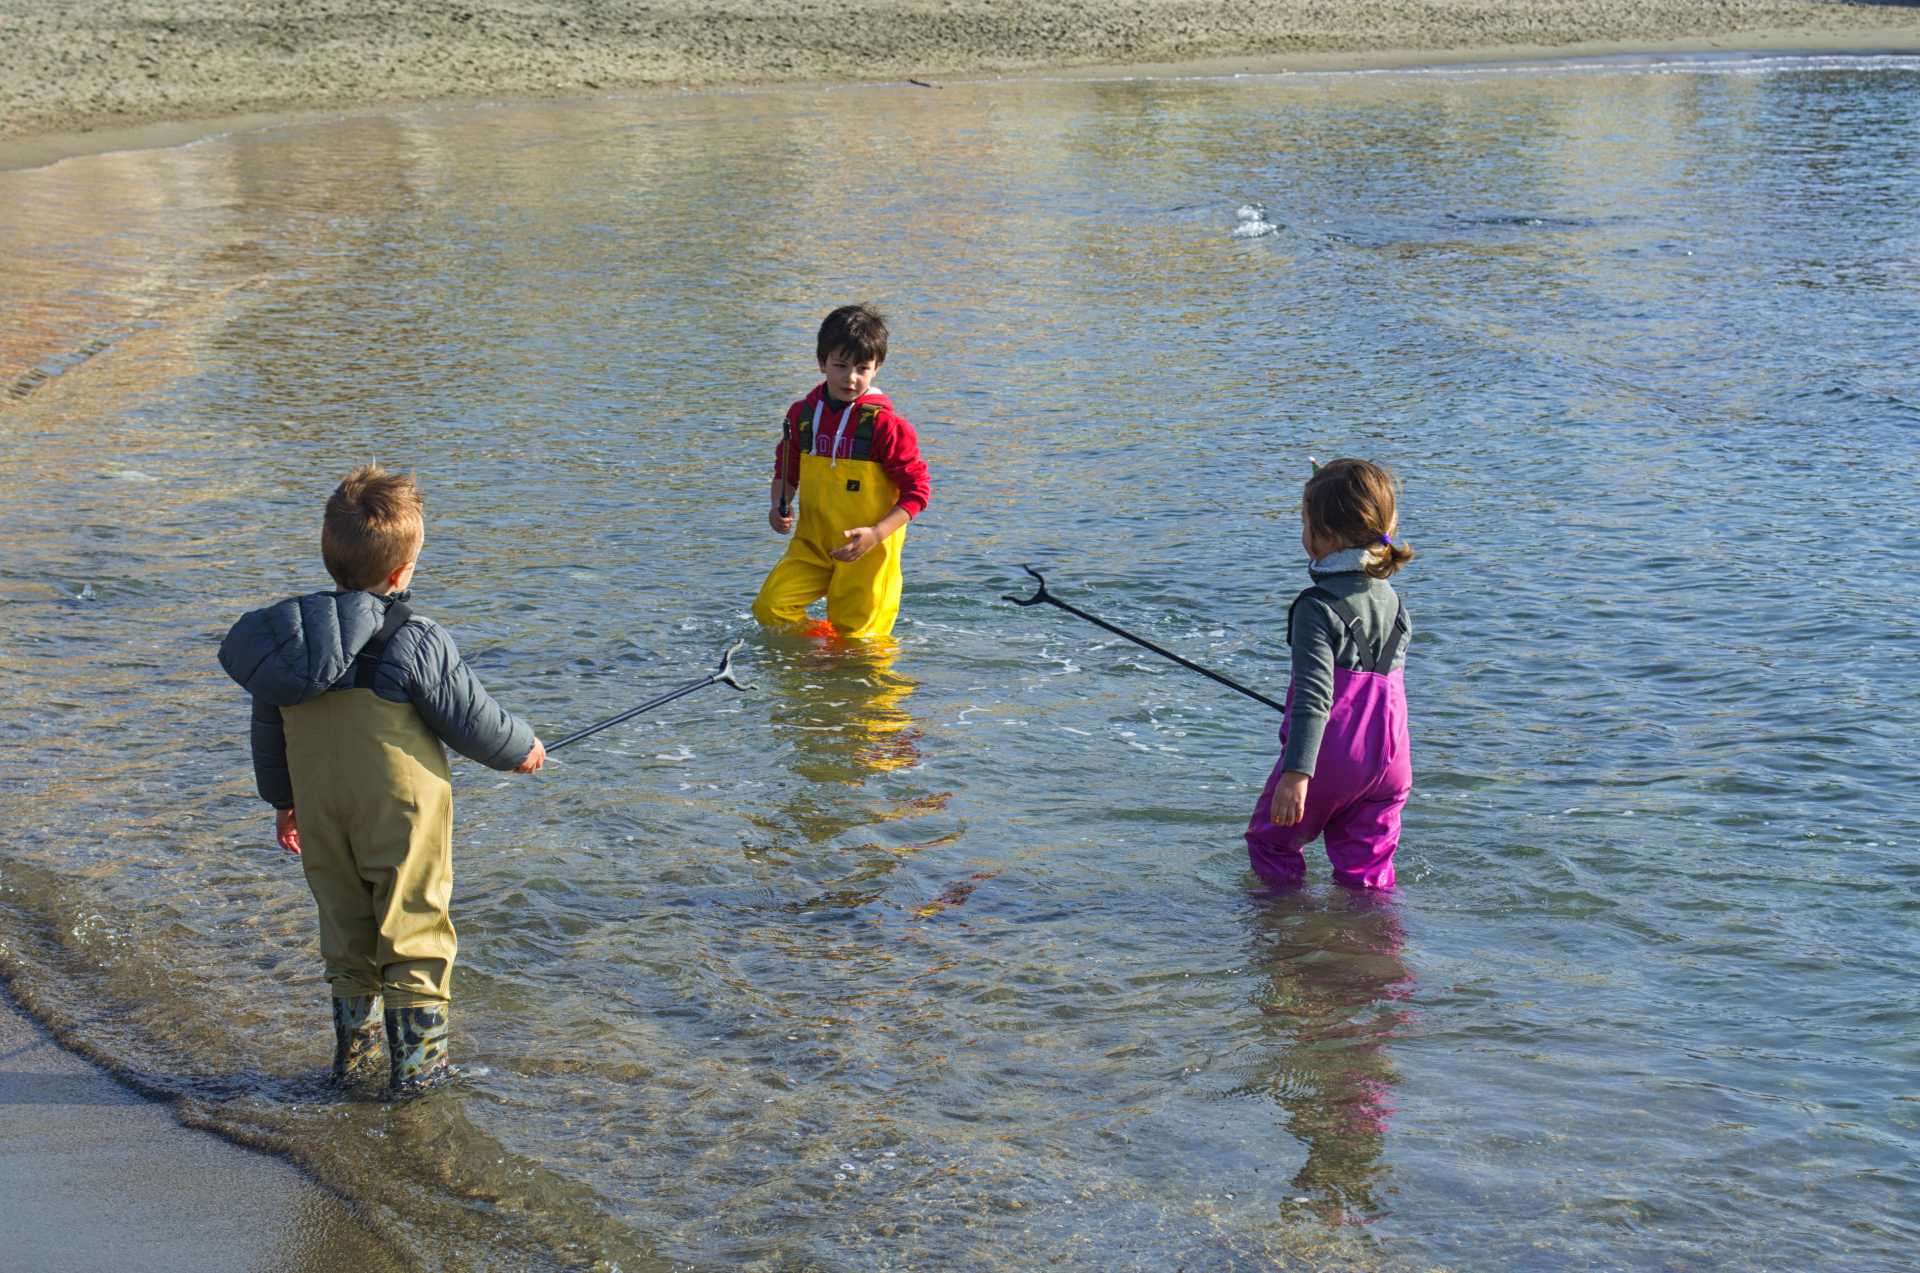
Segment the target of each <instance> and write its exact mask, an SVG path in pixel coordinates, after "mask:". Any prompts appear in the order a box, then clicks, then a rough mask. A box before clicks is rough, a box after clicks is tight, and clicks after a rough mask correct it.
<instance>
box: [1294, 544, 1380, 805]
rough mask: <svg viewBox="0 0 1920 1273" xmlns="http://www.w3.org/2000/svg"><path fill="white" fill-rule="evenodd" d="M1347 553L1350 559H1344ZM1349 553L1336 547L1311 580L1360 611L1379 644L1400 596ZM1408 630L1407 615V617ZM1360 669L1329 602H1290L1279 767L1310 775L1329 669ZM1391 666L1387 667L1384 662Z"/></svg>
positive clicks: (1328, 693) (1328, 697)
mask: <svg viewBox="0 0 1920 1273" xmlns="http://www.w3.org/2000/svg"><path fill="white" fill-rule="evenodd" d="M1349 558H1351V560H1349ZM1359 563H1360V559H1359V557H1358V556H1357V555H1355V553H1353V552H1348V553H1336V554H1334V555H1333V556H1331V557H1325V558H1322V559H1321V560H1320V561H1317V562H1315V563H1314V564H1313V566H1312V567H1310V568H1309V573H1310V574H1312V576H1313V581H1314V583H1316V584H1318V585H1319V586H1320V587H1322V588H1325V589H1326V590H1327V591H1328V592H1331V593H1332V594H1333V595H1334V596H1336V597H1339V598H1340V599H1341V600H1343V601H1345V602H1346V603H1347V604H1348V605H1350V606H1352V607H1353V608H1354V610H1355V611H1356V612H1357V613H1358V614H1359V616H1360V626H1361V627H1362V628H1363V629H1365V631H1366V638H1367V640H1369V641H1371V642H1373V643H1374V646H1375V648H1376V649H1377V648H1379V643H1380V642H1382V641H1384V640H1386V637H1387V634H1388V633H1389V632H1391V631H1392V630H1393V617H1394V615H1395V614H1396V613H1398V611H1399V607H1400V598H1399V596H1398V594H1396V593H1395V592H1394V590H1393V589H1392V588H1391V587H1390V586H1388V584H1387V581H1386V580H1384V579H1375V578H1374V577H1373V576H1372V575H1369V574H1367V573H1366V571H1365V570H1364V569H1363V568H1362V567H1361V565H1360V564H1359ZM1407 628H1408V635H1409V636H1411V635H1412V628H1413V621H1412V619H1408V621H1407ZM1406 662H1407V648H1406V646H1405V645H1403V646H1401V647H1400V653H1399V654H1398V655H1396V656H1395V657H1394V660H1393V667H1405V666H1406ZM1336 667H1344V668H1348V669H1350V670H1353V671H1363V670H1365V668H1366V662H1365V659H1364V657H1363V656H1362V654H1361V652H1360V647H1359V644H1358V643H1357V642H1356V641H1355V640H1354V638H1353V636H1352V635H1351V634H1350V633H1349V632H1348V630H1347V625H1346V623H1345V622H1344V621H1343V620H1342V619H1341V618H1340V616H1339V615H1337V614H1335V613H1334V612H1333V608H1332V607H1331V606H1329V605H1327V604H1326V603H1325V602H1324V601H1321V600H1319V599H1318V598H1316V597H1307V598H1305V599H1303V600H1302V601H1301V602H1300V603H1299V604H1298V605H1296V606H1295V607H1294V608H1293V707H1292V711H1291V712H1290V713H1289V716H1288V721H1287V745H1286V748H1285V750H1284V751H1283V752H1282V753H1281V757H1280V759H1281V762H1282V768H1284V769H1286V770H1289V771H1291V772H1294V773H1303V774H1307V775H1312V773H1313V766H1314V762H1315V761H1316V760H1318V759H1319V757H1320V740H1321V738H1323V737H1324V736H1325V735H1326V732H1327V714H1328V713H1329V712H1330V711H1331V710H1332V709H1333V669H1334V668H1336ZM1382 670H1383V671H1388V672H1390V671H1392V670H1393V668H1384V669H1382Z"/></svg>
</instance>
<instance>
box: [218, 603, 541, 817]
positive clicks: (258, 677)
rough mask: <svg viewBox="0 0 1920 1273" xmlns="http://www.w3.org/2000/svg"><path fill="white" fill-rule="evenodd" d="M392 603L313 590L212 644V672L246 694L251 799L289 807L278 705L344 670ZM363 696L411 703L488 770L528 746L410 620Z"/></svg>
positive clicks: (442, 637) (430, 633) (315, 691)
mask: <svg viewBox="0 0 1920 1273" xmlns="http://www.w3.org/2000/svg"><path fill="white" fill-rule="evenodd" d="M399 599H400V598H399V597H378V596H375V595H374V594H372V593H370V592H315V593H309V594H308V595H306V596H304V597H291V598H288V599H287V600H285V601H282V602H279V603H278V604H276V605H271V606H268V607H267V608H265V609H264V610H253V611H250V612H248V613H247V614H245V615H243V616H242V617H241V619H240V622H238V623H236V624H234V625H233V630H232V631H230V632H228V633H227V637H226V640H224V641H222V642H221V643H220V666H221V667H224V668H225V669H226V670H227V674H228V675H229V676H231V677H233V679H234V680H236V681H238V682H239V683H240V685H241V686H242V687H243V688H244V689H245V690H246V691H247V692H248V693H249V694H251V695H253V727H252V739H253V776H254V783H255V785H256V786H257V787H258V789H259V791H260V798H261V799H262V800H265V801H266V802H267V803H268V804H271V805H272V806H273V807H274V808H276V809H290V808H292V807H293V780H292V778H291V777H290V776H289V775H288V773H287V737H286V732H285V729H284V727H283V726H282V724H281V720H280V709H281V708H283V707H292V706H294V705H296V704H298V703H304V702H307V701H308V700H309V699H314V698H318V697H319V696H320V695H322V694H325V693H326V692H327V691H328V690H330V689H332V688H333V686H334V685H336V684H337V683H338V682H339V681H340V679H341V678H342V677H344V676H346V675H347V673H348V672H349V671H350V670H351V669H352V667H353V660H354V656H355V655H357V654H359V653H360V651H361V650H362V649H364V648H365V647H366V645H367V643H368V642H369V641H371V640H372V639H373V638H374V637H375V636H376V635H377V634H378V633H379V631H380V625H381V624H382V623H384V622H385V621H386V617H387V607H388V606H390V605H392V604H393V602H394V601H396V600H399ZM373 692H374V693H375V694H378V695H379V696H380V697H381V698H384V699H386V700H388V701H389V702H393V703H412V704H413V706H414V710H416V711H418V712H419V713H420V718H421V719H422V720H423V721H425V722H426V725H427V728H428V729H430V730H432V731H433V733H434V734H435V735H436V736H437V737H438V738H439V739H440V740H441V741H442V742H444V743H446V744H447V745H448V746H449V747H452V748H453V749H454V750H455V751H457V752H459V753H460V754H461V755H463V756H466V757H468V758H469V759H471V760H477V761H479V762H480V763H481V764H483V765H485V766H487V767H488V768H489V769H512V768H513V767H514V766H515V765H518V764H519V763H521V762H522V761H524V760H525V759H526V758H527V753H528V752H530V751H532V750H533V737H534V734H533V727H532V726H531V725H529V724H527V723H526V722H525V721H523V720H521V719H520V718H519V717H517V716H514V715H513V714H512V713H510V712H508V711H507V710H506V709H505V708H503V707H501V706H500V704H498V703H496V702H495V701H494V700H493V696H492V695H491V694H489V693H487V690H486V687H485V686H483V685H482V684H480V678H479V677H477V676H475V675H474V674H473V672H472V671H471V670H470V669H468V667H467V665H466V663H464V662H463V661H462V660H461V658H460V651H459V650H458V649H457V648H456V647H455V646H454V644H453V638H452V637H450V636H448V635H447V631H446V629H445V628H442V627H441V626H440V625H439V624H437V623H435V622H434V621H433V620H431V619H425V618H421V617H420V616H419V615H415V616H413V617H412V618H410V619H408V620H407V622H406V624H405V625H404V626H403V627H401V629H400V630H399V631H398V632H395V633H394V634H393V636H392V638H391V639H390V640H389V641H388V642H387V646H386V649H385V650H383V651H382V652H381V655H380V662H379V666H378V668H377V669H376V670H375V672H374V683H373Z"/></svg>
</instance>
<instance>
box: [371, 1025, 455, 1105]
mask: <svg viewBox="0 0 1920 1273" xmlns="http://www.w3.org/2000/svg"><path fill="white" fill-rule="evenodd" d="M387 1059H388V1062H389V1063H390V1064H391V1066H392V1069H393V1074H392V1079H391V1081H390V1084H389V1086H390V1087H391V1089H392V1090H393V1091H394V1092H395V1093H396V1094H401V1093H407V1092H417V1091H420V1090H421V1089H423V1088H427V1087H432V1086H433V1085H434V1084H436V1083H439V1082H442V1081H444V1080H445V1079H447V1078H449V1077H451V1076H452V1074H453V1065H452V1063H451V1062H449V1061H448V1060H447V1005H446V1004H444V1003H423V1004H419V1005H417V1006H414V1007H410V1008H388V1009H387Z"/></svg>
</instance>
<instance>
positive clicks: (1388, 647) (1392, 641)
mask: <svg viewBox="0 0 1920 1273" xmlns="http://www.w3.org/2000/svg"><path fill="white" fill-rule="evenodd" d="M1308 597H1312V598H1313V599H1314V600H1315V601H1318V602H1320V603H1321V604H1323V605H1325V606H1326V607H1327V609H1329V610H1331V611H1333V612H1334V613H1335V614H1336V615H1338V616H1340V622H1342V623H1344V624H1346V625H1347V635H1348V636H1349V637H1351V638H1353V643H1354V645H1355V646H1357V647H1358V648H1359V651H1360V662H1361V665H1362V666H1361V669H1360V670H1361V671H1363V672H1383V671H1387V670H1389V669H1391V668H1392V667H1393V657H1394V656H1395V655H1397V654H1399V653H1400V647H1401V646H1402V645H1403V644H1405V643H1406V639H1407V620H1406V606H1405V604H1404V603H1403V604H1402V605H1401V606H1400V608H1399V609H1398V610H1396V611H1395V612H1394V616H1393V632H1392V633H1391V634H1390V635H1389V636H1388V637H1387V639H1386V641H1385V642H1384V643H1382V645H1381V646H1378V647H1376V646H1375V645H1374V643H1373V642H1372V641H1369V640H1368V639H1367V628H1366V625H1365V624H1364V623H1362V622H1361V621H1360V612H1359V611H1358V610H1355V609H1354V608H1353V606H1352V605H1350V604H1348V602H1347V601H1346V600H1345V599H1344V598H1342V597H1336V596H1334V595H1333V594H1332V593H1331V592H1328V591H1327V590H1326V589H1325V588H1322V587H1321V586H1320V585H1319V584H1315V585H1314V586H1313V587H1311V588H1308V589H1306V590H1305V591H1303V592H1302V593H1301V594H1300V595H1299V596H1297V597H1295V598H1294V599H1293V605H1291V606H1288V607H1287V644H1288V645H1289V646H1291V645H1292V644H1293V611H1294V606H1298V605H1299V604H1300V603H1301V602H1302V601H1305V600H1306V599H1307V598H1308Z"/></svg>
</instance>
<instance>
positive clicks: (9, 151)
mask: <svg viewBox="0 0 1920 1273" xmlns="http://www.w3.org/2000/svg"><path fill="white" fill-rule="evenodd" d="M847 8H848V9H849V10H850V16H852V17H854V18H858V19H861V20H862V21H864V22H866V23H868V24H869V25H864V26H859V27H858V30H859V35H860V37H861V38H862V39H864V40H867V41H868V43H867V44H866V45H863V46H862V47H861V48H859V49H857V50H849V49H848V48H846V47H845V46H844V45H843V44H840V43H836V42H835V40H836V31H837V28H833V27H832V25H831V23H829V22H828V19H824V18H821V17H820V16H819V13H818V11H817V10H816V9H815V8H814V7H813V6H811V5H810V4H809V3H808V0H704V3H699V2H696V0H662V2H661V3H657V4H655V5H653V6H651V7H649V8H647V9H645V10H635V9H633V8H632V7H631V6H624V5H618V4H614V3H610V0H567V2H565V3H562V2H560V0H549V2H548V3H545V4H540V3H537V2H536V3H532V4H518V5H512V4H508V3H507V2H506V0H470V3H467V4H464V5H460V6H441V5H417V6H412V7H409V6H406V5H402V4H392V5H386V6H381V5H378V4H376V5H372V6H369V7H368V8H366V9H364V10H358V11H355V10H350V9H347V8H346V0H332V2H328V0H322V3H320V4H318V5H307V6H304V7H303V6H302V5H301V4H299V3H298V0H226V2H225V3H216V2H215V0H164V2H163V3H162V4H160V5H151V4H149V5H141V4H137V3H134V0H93V2H92V3H87V4H81V5H75V6H72V8H71V9H70V10H69V11H67V12H66V13H64V14H62V15H60V16H56V17H47V16H45V12H46V11H45V10H44V9H43V8H41V7H38V6H32V5H28V4H25V3H24V2H23V0H0V39H3V40H7V41H8V42H9V43H10V44H12V45H13V46H14V51H15V52H16V56H17V59H18V60H17V63H16V69H13V70H10V71H8V72H6V73H4V75H0V169H19V168H31V167H39V166H43V165H46V164H50V163H54V162H57V161H59V160H61V159H65V158H72V157H77V156H81V155H86V154H98V153H105V152H111V151H122V150H136V149H147V148H152V147H160V146H172V145H180V144H185V143H188V142H192V141H195V140H200V139H203V138H206V137H210V136H214V135H218V134H222V133H230V132H235V131H245V130H251V129H255V128H264V127H275V126H283V125H287V124H299V123H302V122H306V121H311V120H320V119H326V118H330V117H335V116H338V115H341V114H358V113H363V112H367V111H386V110H405V109H417V108H420V107H426V106H445V107H454V108H458V107H461V106H472V105H478V104H483V103H491V102H516V101H539V100H579V99H590V98H598V97H605V98H609V99H631V98H635V97H648V96H653V95H669V94H684V93H689V92H766V91H772V90H777V89H790V88H797V89H806V88H823V87H854V86H862V87H875V88H885V87H896V88H905V87H907V86H908V84H909V82H910V81H912V80H922V81H932V82H934V83H950V84H960V83H981V82H993V81H1000V80H1031V79H1055V80H1058V79H1070V80H1099V79H1113V78H1156V79H1186V78H1207V77H1235V76H1266V75H1284V74H1306V73H1339V72H1359V71H1383V72H1385V71H1396V70H1400V71H1415V70H1419V69H1422V68H1429V67H1436V68H1437V67H1467V66H1472V65H1485V66H1488V67H1495V66H1511V65H1515V64H1521V65H1532V64H1540V65H1544V66H1552V65H1556V64H1560V63H1568V62H1571V63H1576V64H1577V63H1583V62H1589V61H1593V60H1596V59H1625V60H1631V59H1636V58H1650V59H1658V58H1662V57H1670V56H1685V55H1708V56H1738V55H1742V54H1745V55H1760V56H1766V55H1769V54H1773V55H1781V56H1786V55H1793V54H1807V55H1816V56H1817V55H1821V54H1854V55H1860V56H1876V55H1900V54H1915V53H1920V10H1915V9H1911V8H1889V7H1887V6H1884V5H1878V4H1870V3H1853V2H1839V0H1834V2H1818V0H1722V2H1721V3H1717V4H1712V5H1701V4H1698V3H1691V2H1689V0H1637V2H1636V0H1584V3H1578V4H1576V3H1574V0H1514V3H1513V4H1512V5H1511V6H1510V10H1503V11H1502V13H1500V14H1499V15H1479V17H1478V18H1477V19H1476V18H1475V17H1473V16H1467V17H1461V16H1458V15H1456V14H1454V13H1453V12H1452V11H1451V10H1449V9H1448V7H1447V4H1446V0H1407V2H1406V3H1404V4H1392V3H1378V4H1369V3H1366V2H1365V0H1360V2H1359V3H1357V4H1356V5H1355V6H1354V7H1353V9H1352V10H1351V11H1349V12H1346V13H1343V14H1342V15H1341V17H1340V18H1339V19H1338V24H1337V26H1335V27H1331V28H1330V27H1328V26H1327V25H1324V24H1326V23H1327V22H1328V21H1329V19H1328V18H1327V17H1326V16H1325V14H1324V13H1322V12H1319V11H1317V10H1316V9H1315V8H1314V6H1313V5H1312V3H1311V0H1277V3H1274V4H1272V5H1270V6H1267V7H1266V8H1265V9H1263V11H1262V13H1261V14H1259V15H1254V16H1253V17H1247V16H1244V15H1238V16H1236V15H1231V14H1224V13H1223V11H1220V10H1218V8H1217V6H1215V7H1207V6H1201V5H1196V4H1195V3H1192V0H1112V2H1111V3H1106V4H1094V3H1083V2H1082V0H1037V3H1036V4H1034V5H1029V6H1021V7H1020V9H1019V11H1017V12H1014V13H1011V14H1008V13H1005V12H1001V11H996V10H994V8H993V6H992V5H991V3H990V0H949V2H948V3H945V4H943V5H941V6H939V8H938V9H937V10H935V9H933V8H930V7H928V6H926V5H925V4H918V5H916V4H914V3H911V2H905V3H903V2H902V0H881V2H878V3H876V2H875V0H850V4H849V5H848V6H847ZM310 9H318V10H319V11H320V12H319V14H318V15H317V16H315V15H314V14H312V13H309V12H307V10H310ZM636 12H641V13H646V14H652V15H655V16H654V18H653V19H651V20H650V21H651V25H643V24H641V23H638V22H637V21H634V20H632V17H633V14H634V13H636ZM462 14H464V15H465V16H464V17H462V16H461V15H462ZM623 18H625V19H627V20H626V21H624V22H623V21H622V19H623ZM887 18H893V19H897V20H896V21H895V22H894V23H893V24H892V28H889V29H882V28H881V23H882V22H883V21H884V20H885V19H887ZM909 19H911V20H909ZM936 19H938V20H936ZM823 23H826V24H827V25H828V29H827V30H825V31H823V30H822V24H823ZM1316 24H1321V25H1316ZM856 25H858V24H856ZM874 30H881V34H879V35H874V34H873V32H874ZM942 35H945V36H952V37H954V38H953V39H952V40H951V41H950V42H947V43H942V42H939V41H938V40H936V39H935V38H934V37H936V36H942ZM1520 36H1527V37H1538V38H1526V39H1522V38H1517V37H1520ZM869 37H871V38H869ZM1577 37H1587V38H1577ZM841 38H844V37H841ZM1163 54H1170V56H1163Z"/></svg>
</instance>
